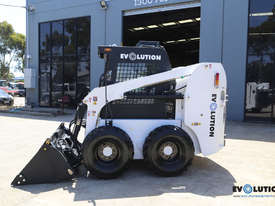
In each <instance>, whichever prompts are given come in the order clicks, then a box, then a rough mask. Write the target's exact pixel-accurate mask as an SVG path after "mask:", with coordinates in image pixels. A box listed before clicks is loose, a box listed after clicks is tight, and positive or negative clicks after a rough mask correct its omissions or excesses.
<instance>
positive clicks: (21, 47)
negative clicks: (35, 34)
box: [0, 21, 26, 80]
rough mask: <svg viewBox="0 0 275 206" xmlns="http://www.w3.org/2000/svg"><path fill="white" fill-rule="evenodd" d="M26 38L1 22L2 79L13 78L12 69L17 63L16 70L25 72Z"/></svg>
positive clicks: (0, 53) (0, 68)
mask: <svg viewBox="0 0 275 206" xmlns="http://www.w3.org/2000/svg"><path fill="white" fill-rule="evenodd" d="M25 48H26V40H25V36H24V35H23V34H20V33H16V32H15V31H14V29H13V27H12V25H11V24H9V23H8V22H6V21H3V22H0V78H2V79H7V80H9V79H10V78H12V75H11V74H10V67H11V64H12V62H16V68H17V69H18V70H21V71H23V68H24V58H25Z"/></svg>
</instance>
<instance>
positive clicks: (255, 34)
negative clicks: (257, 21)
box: [248, 33, 275, 36]
mask: <svg viewBox="0 0 275 206" xmlns="http://www.w3.org/2000/svg"><path fill="white" fill-rule="evenodd" d="M274 34H275V33H249V34H248V35H249V36H258V35H274Z"/></svg>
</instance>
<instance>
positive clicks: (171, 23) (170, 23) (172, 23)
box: [162, 22, 177, 26]
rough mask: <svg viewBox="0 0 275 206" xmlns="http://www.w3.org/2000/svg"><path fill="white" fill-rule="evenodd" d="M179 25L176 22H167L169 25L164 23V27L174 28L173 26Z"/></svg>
mask: <svg viewBox="0 0 275 206" xmlns="http://www.w3.org/2000/svg"><path fill="white" fill-rule="evenodd" d="M176 24H177V23H176V22H167V23H163V24H162V25H163V26H173V25H176Z"/></svg>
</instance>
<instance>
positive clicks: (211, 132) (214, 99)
mask: <svg viewBox="0 0 275 206" xmlns="http://www.w3.org/2000/svg"><path fill="white" fill-rule="evenodd" d="M216 109H217V94H212V97H211V103H210V123H209V137H214V136H215V124H216Z"/></svg>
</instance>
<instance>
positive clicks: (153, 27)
mask: <svg viewBox="0 0 275 206" xmlns="http://www.w3.org/2000/svg"><path fill="white" fill-rule="evenodd" d="M147 27H148V28H150V29H155V28H158V25H155V24H153V25H149V26H147Z"/></svg>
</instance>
